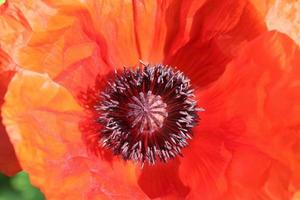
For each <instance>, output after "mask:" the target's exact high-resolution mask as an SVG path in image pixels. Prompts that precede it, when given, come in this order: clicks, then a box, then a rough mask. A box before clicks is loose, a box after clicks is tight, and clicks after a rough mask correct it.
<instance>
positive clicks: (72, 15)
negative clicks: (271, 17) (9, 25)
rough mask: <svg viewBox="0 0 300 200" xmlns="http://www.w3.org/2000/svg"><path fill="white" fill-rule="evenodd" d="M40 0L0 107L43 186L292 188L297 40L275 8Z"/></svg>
mask: <svg viewBox="0 0 300 200" xmlns="http://www.w3.org/2000/svg"><path fill="white" fill-rule="evenodd" d="M37 2H39V1H37ZM45 2H47V3H43V2H39V3H37V4H38V5H39V8H41V10H42V11H44V12H43V13H47V17H45V18H42V19H39V20H38V19H37V21H33V22H32V24H34V27H35V28H34V29H33V34H32V36H31V38H30V40H29V41H26V42H24V44H23V47H22V48H21V49H20V50H18V56H17V58H16V62H17V63H18V64H19V65H20V66H21V67H22V68H24V69H23V70H20V71H18V72H17V73H16V74H15V75H14V77H13V79H12V80H11V82H10V84H9V86H8V91H7V93H6V95H5V103H4V106H3V108H2V116H3V123H4V125H5V127H6V130H7V132H8V134H9V137H10V139H11V141H12V143H13V145H14V147H15V150H16V154H17V157H18V159H19V161H20V164H21V166H22V168H23V169H25V170H26V171H28V172H29V173H30V176H31V180H32V182H33V183H34V184H35V185H36V186H38V187H40V188H41V190H42V191H43V192H44V193H45V195H46V197H47V198H48V199H64V198H65V199H199V198H201V199H205V200H209V199H228V200H229V199H230V200H232V199H243V200H245V199H249V200H250V199H291V198H297V194H298V193H299V187H300V185H299V184H300V174H299V173H300V170H299V169H300V158H299V156H298V154H299V148H300V140H299V134H298V132H299V124H300V123H299V122H300V115H299V110H300V107H299V105H298V101H299V99H300V93H299V92H298V91H299V89H300V88H299V87H300V85H299V75H300V71H299V69H298V68H297V66H299V64H300V50H299V47H298V46H297V45H296V44H294V42H293V41H292V40H291V39H289V37H288V36H286V35H283V34H280V33H278V32H268V31H267V30H266V27H265V25H264V22H263V21H262V20H263V16H265V15H266V10H268V9H265V8H263V7H261V5H260V4H255V3H254V2H255V1H253V2H252V1H251V2H248V1H243V0H239V1H236V0H235V1H215V0H210V1H176V0H173V1H162V2H160V1H157V2H156V1H148V2H144V1H133V2H128V1H121V2H118V3H114V2H112V1H93V0H90V1H88V0H86V1H79V2H77V1H76V2H75V1H74V2H73V1H72V2H69V1H60V2H57V1H45ZM41 5H43V6H42V7H41ZM45 24H46V25H45ZM40 27H42V28H41V29H39V28H40ZM139 60H142V61H143V62H145V64H143V65H144V66H141V68H140V70H138V69H137V68H132V69H131V70H129V69H128V67H127V66H135V65H136V64H138V63H139ZM147 63H150V64H149V65H148V64H147ZM154 63H160V64H157V65H156V64H154ZM167 65H168V66H172V67H167ZM123 66H125V69H124V71H122V68H123ZM174 67H177V68H174ZM115 70H116V73H117V75H114V76H113V74H114V71H115ZM178 71H182V72H183V74H184V75H183V74H182V73H180V72H178ZM189 78H190V79H191V80H189ZM192 88H194V89H195V90H194V91H193V90H192ZM193 94H194V97H193ZM194 100H197V101H198V104H197V105H196V104H195V102H194ZM197 106H199V107H201V108H204V109H205V112H200V111H201V109H200V111H199V109H196V107H197ZM197 116H198V117H199V119H198V117H197ZM162 133H163V134H162ZM189 138H191V139H189ZM113 154H115V155H113ZM181 155H182V156H181ZM137 163H140V164H142V165H144V166H143V167H141V165H140V164H137Z"/></svg>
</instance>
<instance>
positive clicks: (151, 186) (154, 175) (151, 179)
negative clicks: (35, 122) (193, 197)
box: [138, 159, 189, 199]
mask: <svg viewBox="0 0 300 200" xmlns="http://www.w3.org/2000/svg"><path fill="white" fill-rule="evenodd" d="M179 164H180V163H179V161H178V160H177V159H176V160H172V161H169V162H168V164H165V163H157V164H156V165H155V166H148V165H146V166H144V168H143V169H142V170H141V174H140V176H139V179H138V184H139V186H140V187H141V189H142V190H143V191H144V192H145V193H146V194H147V195H148V197H149V198H151V199H154V198H159V197H161V198H162V199H164V198H166V199H170V198H175V199H183V198H184V197H185V196H186V195H187V194H188V192H189V188H188V187H186V186H185V185H184V184H183V183H182V181H181V180H180V178H179V176H178V169H179Z"/></svg>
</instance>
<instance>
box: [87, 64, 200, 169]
mask: <svg viewBox="0 0 300 200" xmlns="http://www.w3.org/2000/svg"><path fill="white" fill-rule="evenodd" d="M95 88H98V89H96V90H95V95H92V96H94V97H95V98H96V102H97V103H96V105H94V106H92V108H89V109H92V111H93V112H94V114H95V116H96V119H95V120H96V121H97V123H100V124H102V126H103V128H102V130H100V131H99V132H98V133H99V143H100V144H101V145H102V146H103V147H105V148H107V149H110V150H112V151H113V153H114V154H115V155H120V156H121V157H122V158H123V159H124V160H134V161H136V162H140V163H144V162H147V163H149V164H154V163H155V162H157V161H162V162H167V161H168V160H169V159H171V158H175V157H176V156H177V155H182V154H181V149H182V148H184V147H186V146H187V145H188V140H189V139H191V138H192V135H193V134H192V128H193V127H194V126H195V125H196V124H197V122H198V116H197V111H198V110H199V109H198V108H197V105H196V104H197V102H196V101H195V99H194V90H193V89H192V87H191V84H190V80H189V79H188V78H187V77H186V76H185V75H184V74H183V73H182V72H180V71H176V70H174V69H173V68H171V67H168V66H164V65H144V66H143V67H142V68H137V69H130V70H129V69H124V71H123V72H116V73H115V76H114V79H113V80H110V81H108V82H107V86H106V87H105V89H104V90H103V88H102V89H99V88H101V87H97V85H96V86H95Z"/></svg>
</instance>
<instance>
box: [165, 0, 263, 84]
mask: <svg viewBox="0 0 300 200" xmlns="http://www.w3.org/2000/svg"><path fill="white" fill-rule="evenodd" d="M249 27H251V28H249ZM265 30H266V28H265V25H264V19H263V18H262V17H260V16H259V15H258V11H257V10H256V9H255V7H254V6H253V5H252V4H251V3H249V2H246V1H243V0H238V1H235V0H233V1H231V0H230V1H217V0H212V1H206V2H205V4H204V5H203V6H202V7H201V8H200V9H198V10H197V12H196V13H195V15H194V17H193V22H192V24H191V30H190V35H189V40H188V41H187V42H186V43H185V44H184V45H183V46H181V47H180V48H178V49H177V50H176V51H174V50H172V49H170V50H169V52H170V53H169V54H168V55H167V56H166V58H165V60H164V62H165V63H167V64H170V65H172V66H176V67H178V68H179V69H180V70H182V71H183V72H185V74H186V75H188V76H189V77H190V78H191V80H192V81H193V83H194V84H196V85H197V86H198V87H203V86H206V85H208V84H209V83H211V82H212V81H214V80H216V79H217V78H218V77H219V76H220V75H221V74H222V73H223V72H224V69H225V66H226V64H227V63H228V62H230V61H231V60H232V58H234V56H235V55H236V53H237V52H238V50H239V48H241V46H243V45H244V44H245V43H247V42H248V41H251V40H252V39H254V38H255V37H257V36H258V35H259V34H260V33H262V32H263V31H265Z"/></svg>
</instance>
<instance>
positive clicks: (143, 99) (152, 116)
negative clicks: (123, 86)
mask: <svg viewBox="0 0 300 200" xmlns="http://www.w3.org/2000/svg"><path fill="white" fill-rule="evenodd" d="M128 107H129V108H130V111H129V113H128V117H129V118H131V127H132V128H134V127H138V131H139V132H140V133H143V132H146V133H147V134H148V133H153V132H154V131H157V130H158V129H159V128H162V127H163V123H164V120H165V118H166V117H167V116H168V113H167V110H166V108H167V104H165V103H164V102H163V101H162V99H161V97H160V96H159V95H153V94H152V92H151V91H148V92H147V94H145V93H143V92H140V93H139V95H138V96H133V97H132V98H131V102H130V103H128Z"/></svg>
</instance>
